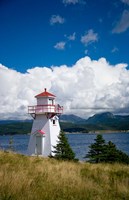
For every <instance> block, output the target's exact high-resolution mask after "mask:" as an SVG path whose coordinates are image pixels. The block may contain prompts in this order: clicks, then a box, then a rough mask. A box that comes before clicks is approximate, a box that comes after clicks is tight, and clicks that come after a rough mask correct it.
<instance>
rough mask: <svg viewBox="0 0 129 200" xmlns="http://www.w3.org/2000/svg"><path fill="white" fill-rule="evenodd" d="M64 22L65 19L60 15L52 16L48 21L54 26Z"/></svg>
mask: <svg viewBox="0 0 129 200" xmlns="http://www.w3.org/2000/svg"><path fill="white" fill-rule="evenodd" d="M64 22H65V19H64V18H63V17H61V16H60V15H52V16H51V19H50V24H51V25H54V24H57V23H58V24H63V23H64Z"/></svg>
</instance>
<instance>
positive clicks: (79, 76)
mask: <svg viewBox="0 0 129 200" xmlns="http://www.w3.org/2000/svg"><path fill="white" fill-rule="evenodd" d="M126 67H127V65H126V64H123V63H121V64H117V65H110V64H109V63H108V62H107V61H106V59H105V58H100V59H99V60H91V59H90V58H89V57H84V58H81V59H80V60H78V61H77V62H76V63H75V64H74V65H73V66H71V67H68V66H67V65H62V66H52V67H51V68H48V67H35V68H33V69H28V70H27V72H26V73H24V74H23V73H19V72H17V71H15V70H13V69H10V68H7V67H5V66H3V65H0V86H1V87H0V94H1V101H0V119H8V118H9V119H26V118H28V115H27V106H28V105H35V104H36V101H35V98H34V96H35V95H37V94H38V93H40V92H42V91H43V90H44V88H47V89H48V91H50V92H51V93H53V94H55V95H56V96H57V103H59V104H60V105H63V106H64V113H65V114H68V113H69V114H76V115H78V116H81V117H88V116H91V115H93V114H95V113H98V112H104V111H111V112H113V113H125V112H129V71H128V70H127V69H126Z"/></svg>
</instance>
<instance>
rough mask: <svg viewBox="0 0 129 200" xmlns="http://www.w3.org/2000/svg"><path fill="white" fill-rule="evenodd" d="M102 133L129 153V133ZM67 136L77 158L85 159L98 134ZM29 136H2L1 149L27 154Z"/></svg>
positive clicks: (0, 139) (105, 137)
mask: <svg viewBox="0 0 129 200" xmlns="http://www.w3.org/2000/svg"><path fill="white" fill-rule="evenodd" d="M102 135H103V138H104V139H105V141H106V142H108V141H112V142H113V143H114V144H115V145H116V146H117V148H118V149H120V150H122V151H123V152H125V153H127V154H128V155H129V133H125V132H120V133H105V134H102ZM66 137H67V138H68V141H69V144H70V146H71V148H72V149H73V151H74V152H75V154H76V158H78V159H79V160H84V156H85V155H86V154H87V153H88V151H89V145H90V144H91V143H94V139H95V138H96V134H95V133H90V134H85V133H78V134H74V133H73V134H67V135H66ZM29 138H30V136H29V135H14V136H9V135H4V136H0V149H2V150H9V149H12V150H14V151H16V152H17V153H21V154H27V146H28V142H29Z"/></svg>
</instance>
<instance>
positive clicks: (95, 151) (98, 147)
mask: <svg viewBox="0 0 129 200" xmlns="http://www.w3.org/2000/svg"><path fill="white" fill-rule="evenodd" d="M89 148H90V150H89V152H88V154H87V155H86V156H85V158H89V161H90V162H93V163H99V162H103V161H104V155H105V149H106V144H105V140H104V139H103V137H102V135H97V137H96V139H95V143H94V144H91V145H90V146H89Z"/></svg>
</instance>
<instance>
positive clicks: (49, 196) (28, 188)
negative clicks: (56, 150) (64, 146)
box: [0, 151, 129, 200]
mask: <svg viewBox="0 0 129 200" xmlns="http://www.w3.org/2000/svg"><path fill="white" fill-rule="evenodd" d="M66 199H67V200H120V199H121V200H126V199H127V200H128V199H129V166H128V165H122V164H89V163H73V162H66V161H65V162H63V161H56V160H54V159H49V158H48V159H47V158H46V159H45V158H40V157H27V156H24V155H19V154H15V153H11V152H2V151H1V152H0V200H66Z"/></svg>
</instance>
